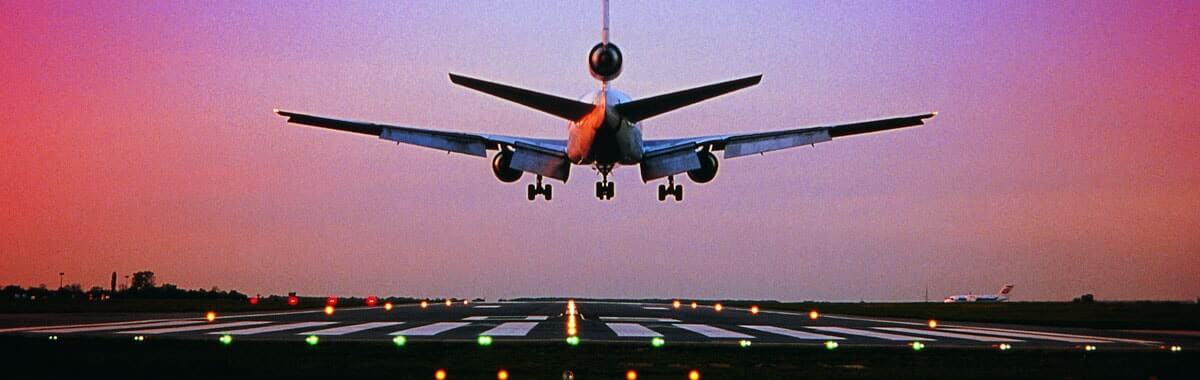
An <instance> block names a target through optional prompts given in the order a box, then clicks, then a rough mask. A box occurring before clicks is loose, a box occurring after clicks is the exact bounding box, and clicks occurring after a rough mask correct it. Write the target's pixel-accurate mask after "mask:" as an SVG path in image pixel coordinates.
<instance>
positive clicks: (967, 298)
mask: <svg viewBox="0 0 1200 380" xmlns="http://www.w3.org/2000/svg"><path fill="white" fill-rule="evenodd" d="M1012 289H1013V286H1012V284H1008V285H1004V287H1003V288H1000V294H979V295H975V294H967V295H956V296H949V297H946V299H944V300H942V302H945V303H955V302H1004V301H1008V293H1012Z"/></svg>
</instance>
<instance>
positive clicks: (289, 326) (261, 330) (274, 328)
mask: <svg viewBox="0 0 1200 380" xmlns="http://www.w3.org/2000/svg"><path fill="white" fill-rule="evenodd" d="M335 323H337V322H297V323H285V324H282V325H271V326H263V327H252V328H248V329H241V330H226V331H216V332H210V333H208V334H209V335H225V334H228V335H255V334H265V333H272V332H279V331H287V330H295V329H303V328H309V327H316V326H327V325H332V324H335Z"/></svg>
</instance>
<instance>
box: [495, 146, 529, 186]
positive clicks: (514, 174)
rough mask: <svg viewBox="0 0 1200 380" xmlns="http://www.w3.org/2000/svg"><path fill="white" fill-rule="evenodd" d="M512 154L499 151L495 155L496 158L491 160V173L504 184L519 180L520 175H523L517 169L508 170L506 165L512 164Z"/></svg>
mask: <svg viewBox="0 0 1200 380" xmlns="http://www.w3.org/2000/svg"><path fill="white" fill-rule="evenodd" d="M512 156H513V155H512V152H510V151H507V150H501V151H500V153H496V157H493V158H492V173H495V174H496V179H498V180H500V182H504V183H513V182H517V180H520V179H521V174H525V172H522V171H520V170H517V169H513V168H510V167H509V166H508V165H509V164H510V163H512Z"/></svg>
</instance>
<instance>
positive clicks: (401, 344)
mask: <svg viewBox="0 0 1200 380" xmlns="http://www.w3.org/2000/svg"><path fill="white" fill-rule="evenodd" d="M392 343H395V344H396V347H404V344H405V343H408V338H405V337H404V336H403V335H397V336H396V337H395V338H392Z"/></svg>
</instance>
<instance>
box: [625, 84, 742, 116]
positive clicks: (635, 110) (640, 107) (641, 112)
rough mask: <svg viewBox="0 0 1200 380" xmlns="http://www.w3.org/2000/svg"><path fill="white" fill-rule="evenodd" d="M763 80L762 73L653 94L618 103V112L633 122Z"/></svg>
mask: <svg viewBox="0 0 1200 380" xmlns="http://www.w3.org/2000/svg"><path fill="white" fill-rule="evenodd" d="M761 80H762V75H761V74H759V75H755V76H750V77H745V78H741V79H734V80H731V81H725V82H721V83H714V84H710V85H707V86H700V87H696V88H689V89H686V90H681V91H676V92H672V93H668V94H662V95H657V96H652V97H649V98H644V99H638V100H634V101H631V102H625V103H621V104H618V105H616V109H617V112H620V113H621V116H622V117H624V118H626V119H628V120H629V121H631V122H635V123H636V122H639V121H642V120H645V119H649V118H651V117H655V116H658V115H661V114H664V113H667V112H671V111H674V110H677V109H680V108H683V107H687V106H689V105H692V104H696V103H699V102H702V101H705V100H708V99H712V98H715V97H718V96H721V95H725V94H728V93H730V92H734V91H737V90H741V89H743V88H746V87H750V86H754V85H756V84H758V82H759V81H761Z"/></svg>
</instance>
